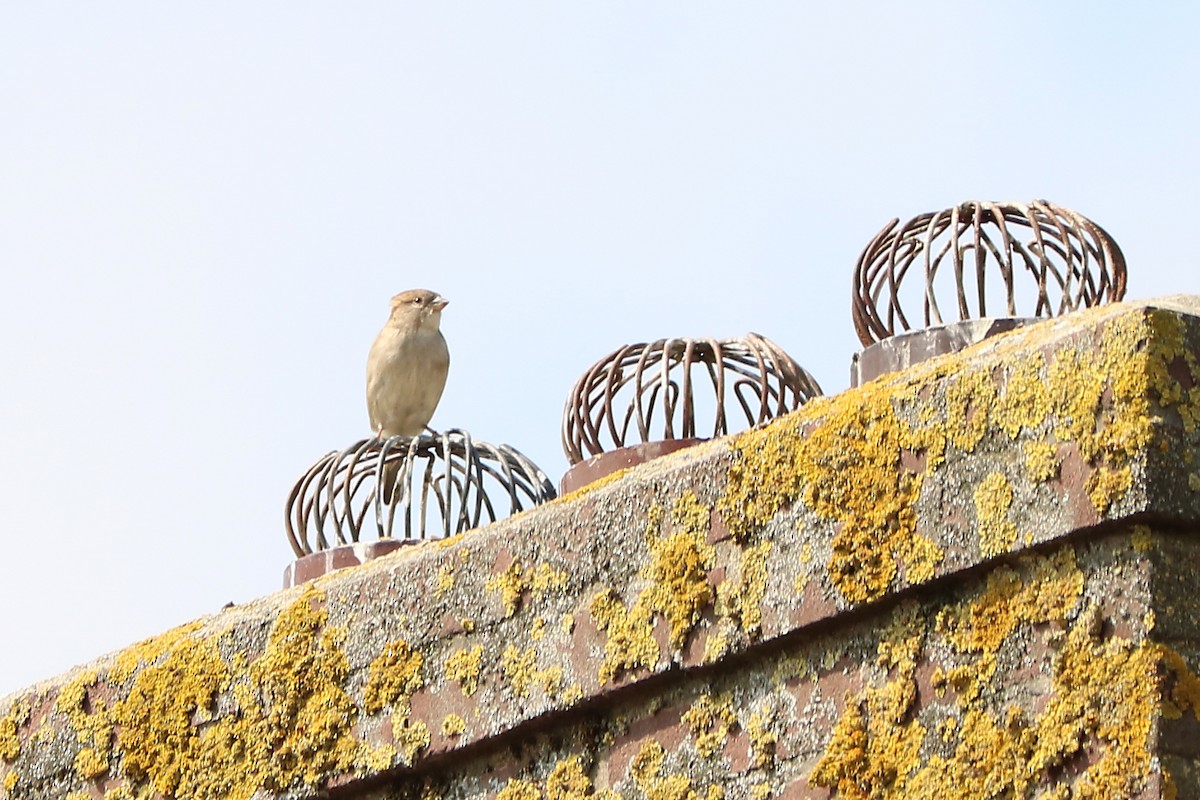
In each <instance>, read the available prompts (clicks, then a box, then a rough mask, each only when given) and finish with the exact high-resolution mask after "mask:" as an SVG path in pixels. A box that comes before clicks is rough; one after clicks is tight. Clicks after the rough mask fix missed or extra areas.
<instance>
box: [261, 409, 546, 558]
mask: <svg viewBox="0 0 1200 800" xmlns="http://www.w3.org/2000/svg"><path fill="white" fill-rule="evenodd" d="M385 484H386V485H387V488H388V491H381V489H382V488H383V487H384V485H385ZM385 495H386V496H387V499H386V500H385ZM493 497H494V498H495V499H493ZM501 497H503V498H505V499H507V501H508V503H507V507H505V504H504V503H503V502H502V501H501V500H500V498H501ZM554 497H555V491H554V486H553V484H551V483H550V480H549V478H547V477H546V474H545V473H544V472H542V471H541V469H539V468H538V466H537V465H536V464H534V463H533V462H532V461H530V460H529V459H528V458H526V457H525V456H524V455H522V454H521V453H520V452H518V451H517V450H515V449H513V448H512V447H509V446H508V445H505V444H501V445H492V444H488V443H487V442H481V441H478V440H476V439H473V438H472V437H471V434H470V433H468V432H467V431H464V430H459V429H457V428H453V429H450V430H447V431H445V432H444V433H440V434H436V435H421V436H393V437H391V438H389V439H385V440H382V441H381V440H379V439H374V438H372V439H363V440H362V441H359V442H355V443H354V444H353V445H351V446H350V447H348V448H346V449H345V450H342V451H340V452H338V451H333V452H330V453H327V454H326V455H324V456H323V457H322V458H320V459H319V460H318V461H317V462H316V463H315V464H313V465H312V466H311V467H309V469H308V471H307V472H306V473H304V476H303V477H302V478H300V480H299V481H297V482H296V485H295V486H294V487H292V491H291V494H289V495H288V500H287V506H286V508H285V509H284V526H285V528H286V531H287V537H288V541H289V542H290V543H291V545H292V550H294V551H295V553H296V555H297V557H303V556H306V555H309V554H310V553H314V552H319V551H321V550H327V549H329V548H330V547H336V546H339V545H345V544H350V543H352V542H358V541H360V540H361V539H362V538H364V537H365V536H367V535H369V533H370V531H371V529H374V532H375V534H376V535H377V536H378V537H379V538H380V539H391V538H396V539H406V540H411V541H418V540H422V539H438V538H444V537H447V536H453V535H455V534H458V533H462V532H463V531H468V530H471V529H473V528H477V527H479V526H480V525H486V524H487V523H489V522H493V521H495V520H496V519H499V518H500V517H502V516H506V515H508V514H515V513H516V512H518V511H521V510H523V509H525V508H530V507H532V506H535V505H539V504H541V503H545V502H546V501H548V500H553V499H554ZM368 515H369V518H368Z"/></svg>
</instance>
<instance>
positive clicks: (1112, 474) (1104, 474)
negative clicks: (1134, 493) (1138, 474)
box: [1086, 466, 1133, 514]
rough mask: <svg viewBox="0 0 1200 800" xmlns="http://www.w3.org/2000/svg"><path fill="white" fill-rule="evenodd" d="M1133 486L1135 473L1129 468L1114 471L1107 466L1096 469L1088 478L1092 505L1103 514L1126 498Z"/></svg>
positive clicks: (1088, 489)
mask: <svg viewBox="0 0 1200 800" xmlns="http://www.w3.org/2000/svg"><path fill="white" fill-rule="evenodd" d="M1131 486H1133V473H1132V472H1130V470H1129V467H1121V468H1120V469H1112V468H1110V467H1106V466H1100V467H1097V468H1096V471H1095V472H1093V473H1092V474H1091V476H1089V477H1088V481H1087V487H1086V488H1087V493H1088V498H1089V499H1091V501H1092V505H1093V506H1095V507H1096V510H1097V511H1099V512H1100V513H1101V514H1105V513H1108V508H1109V506H1111V505H1112V504H1113V503H1114V502H1116V501H1117V500H1119V499H1120V498H1122V497H1124V496H1125V494H1126V493H1127V492H1128V491H1129V487H1131Z"/></svg>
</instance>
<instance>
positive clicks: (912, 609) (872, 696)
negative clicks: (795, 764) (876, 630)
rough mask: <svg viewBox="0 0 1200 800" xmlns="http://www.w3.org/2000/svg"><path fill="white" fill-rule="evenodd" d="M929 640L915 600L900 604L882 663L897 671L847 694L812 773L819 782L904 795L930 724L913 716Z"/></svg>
mask: <svg viewBox="0 0 1200 800" xmlns="http://www.w3.org/2000/svg"><path fill="white" fill-rule="evenodd" d="M924 641H925V631H924V626H923V622H922V620H921V618H920V616H919V613H918V609H917V607H916V606H915V604H911V603H910V604H906V605H904V606H901V607H899V608H898V609H897V610H896V612H895V613H894V614H893V617H892V620H891V622H890V623H889V625H888V627H887V628H886V629H885V631H884V635H883V638H882V640H881V643H880V646H879V658H878V661H879V664H880V666H882V667H885V668H887V669H888V670H889V671H891V672H892V673H893V674H894V677H892V679H891V680H888V681H886V682H885V683H884V684H883V685H882V686H878V687H869V688H867V689H866V690H864V691H863V692H861V693H859V694H858V695H856V696H852V697H848V698H847V699H846V706H845V708H844V710H843V712H842V716H841V717H840V718H839V719H838V722H837V724H836V725H835V726H834V729H833V734H832V735H831V737H830V740H829V743H828V745H827V746H826V748H825V753H824V755H823V756H822V757H821V760H820V761H818V762H817V765H816V766H815V767H813V769H812V771H811V772H810V773H809V776H808V780H809V783H811V784H812V785H814V786H824V787H826V788H829V789H833V790H835V791H836V792H837V793H838V794H839V795H840V796H842V797H845V798H852V800H866V798H873V797H883V796H892V793H894V796H897V797H903V796H906V795H905V786H906V784H907V782H908V779H909V776H910V775H911V774H912V773H913V772H914V771H915V770H916V769H917V767H918V765H919V762H918V759H919V756H920V748H921V743H922V742H923V741H924V738H925V727H924V726H923V725H922V724H921V723H920V722H919V721H917V720H916V719H913V718H912V708H913V704H914V703H915V701H916V697H917V682H916V667H917V663H916V659H917V655H918V654H919V653H920V651H921V647H922V645H923V643H924Z"/></svg>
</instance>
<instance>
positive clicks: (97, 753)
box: [54, 672, 112, 780]
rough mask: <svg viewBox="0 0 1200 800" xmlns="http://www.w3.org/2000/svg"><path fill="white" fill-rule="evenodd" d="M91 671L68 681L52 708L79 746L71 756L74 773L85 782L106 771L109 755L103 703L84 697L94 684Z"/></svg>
mask: <svg viewBox="0 0 1200 800" xmlns="http://www.w3.org/2000/svg"><path fill="white" fill-rule="evenodd" d="M96 679H97V675H96V673H95V672H83V673H80V674H78V675H76V676H75V677H74V678H72V679H71V680H70V681H68V682H67V683H66V684H65V685H64V686H63V687H62V689H61V690H60V691H59V693H58V699H57V700H55V703H54V707H55V709H56V710H57V711H59V712H61V713H63V714H65V715H66V716H67V719H68V720H70V723H71V727H73V728H74V729H75V733H76V735H77V736H78V738H79V743H80V744H81V745H83V747H81V749H80V750H79V752H77V753H76V754H75V773H76V774H77V775H79V777H81V778H83V779H85V780H88V779H91V778H97V777H99V776H101V775H103V774H104V773H106V772H108V766H109V759H110V757H111V754H112V720H111V718H110V715H109V713H108V711H107V709H106V708H105V706H104V703H103V702H101V701H99V700H97V701H96V702H95V703H93V702H91V701H90V700H89V698H88V689H89V688H90V687H92V686H95V684H96Z"/></svg>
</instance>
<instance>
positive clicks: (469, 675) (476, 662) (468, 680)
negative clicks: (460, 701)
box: [446, 644, 483, 697]
mask: <svg viewBox="0 0 1200 800" xmlns="http://www.w3.org/2000/svg"><path fill="white" fill-rule="evenodd" d="M482 662H483V646H482V645H478V644H477V645H475V646H474V647H472V648H471V649H470V650H459V651H457V652H455V653H453V654H451V655H450V657H449V658H447V659H446V677H447V678H448V679H449V680H452V681H458V685H459V688H461V689H462V693H463V694H464V695H466V696H467V697H470V696H471V695H473V694H475V692H477V691H479V671H480V665H481V663H482Z"/></svg>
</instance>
